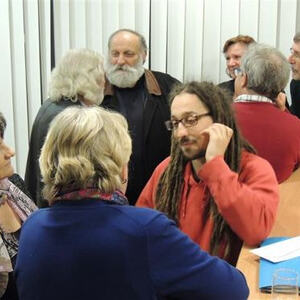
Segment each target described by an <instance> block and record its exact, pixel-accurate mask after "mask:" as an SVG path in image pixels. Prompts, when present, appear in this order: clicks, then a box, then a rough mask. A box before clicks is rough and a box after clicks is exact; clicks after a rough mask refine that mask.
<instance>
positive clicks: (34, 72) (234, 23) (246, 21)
mask: <svg viewBox="0 0 300 300" xmlns="http://www.w3.org/2000/svg"><path fill="white" fill-rule="evenodd" d="M50 1H51V0H39V1H34V0H13V1H10V0H1V1H0V40H1V45H2V48H1V55H0V91H1V102H0V111H1V112H3V113H4V114H5V117H6V119H7V121H8V128H7V131H6V136H5V139H6V141H7V143H8V144H10V145H11V146H12V147H14V148H15V149H16V157H17V158H16V159H15V160H14V164H15V167H16V170H17V171H18V172H19V173H20V174H21V175H24V172H25V166H26V158H27V151H28V139H29V134H30V130H31V126H32V123H33V121H34V118H35V115H36V113H37V111H38V109H39V107H40V105H41V103H42V101H43V100H45V99H46V98H47V83H48V81H49V75H50V57H51V52H50V51H51V44H50V36H51V32H50V28H51V27H50ZM53 7H54V29H55V30H54V38H55V59H56V61H57V60H58V59H59V58H60V57H61V56H62V55H63V53H64V52H65V51H66V50H68V49H69V48H77V47H87V48H91V49H94V50H96V51H99V52H101V53H105V52H106V43H107V39H108V36H109V35H110V34H111V33H112V32H113V31H114V30H116V29H118V28H131V29H134V30H137V31H139V32H141V33H142V34H143V35H144V36H145V38H146V40H147V42H148V45H149V55H148V60H147V61H146V66H147V67H148V66H150V67H151V68H152V69H153V70H159V71H163V72H168V73H169V74H171V75H172V76H174V77H176V78H178V79H179V80H182V81H186V80H211V81H213V82H215V83H219V82H221V81H224V80H228V78H227V76H226V74H225V60H224V58H223V54H222V46H223V44H224V42H225V41H226V40H227V39H228V38H230V37H232V36H235V35H237V34H239V33H240V34H248V35H251V36H252V37H254V38H255V39H256V40H257V41H258V42H264V43H268V44H270V45H273V46H276V47H278V48H279V49H280V50H281V51H282V52H283V53H284V54H285V55H288V53H289V48H290V46H291V44H292V37H293V35H294V33H295V32H296V31H300V21H299V18H298V20H297V16H300V0H53Z"/></svg>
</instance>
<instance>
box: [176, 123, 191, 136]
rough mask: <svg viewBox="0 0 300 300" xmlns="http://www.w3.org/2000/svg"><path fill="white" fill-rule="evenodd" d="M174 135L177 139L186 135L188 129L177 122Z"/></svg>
mask: <svg viewBox="0 0 300 300" xmlns="http://www.w3.org/2000/svg"><path fill="white" fill-rule="evenodd" d="M174 135H175V137H176V138H178V139H180V138H182V137H184V136H187V135H188V131H187V129H186V127H184V125H183V124H182V123H181V122H179V123H178V126H177V128H176V130H175V132H174Z"/></svg>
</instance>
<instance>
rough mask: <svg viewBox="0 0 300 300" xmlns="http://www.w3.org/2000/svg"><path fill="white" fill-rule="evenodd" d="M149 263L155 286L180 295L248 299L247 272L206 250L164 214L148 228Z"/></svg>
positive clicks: (178, 297)
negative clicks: (245, 277)
mask: <svg viewBox="0 0 300 300" xmlns="http://www.w3.org/2000/svg"><path fill="white" fill-rule="evenodd" d="M147 241H148V242H147V245H148V247H147V248H148V264H149V270H150V276H151V278H152V282H153V284H154V286H155V290H156V291H158V292H159V294H160V295H161V296H171V297H172V299H173V297H174V298H176V299H197V300H201V299H210V300H214V299H235V300H238V299H247V296H248V293H249V291H248V287H247V283H246V281H245V279H244V276H243V275H242V273H241V272H240V271H238V270H237V269H236V268H234V267H232V266H231V265H229V264H228V263H227V262H225V261H224V260H222V259H219V258H217V257H212V256H210V255H209V254H208V253H206V252H204V251H202V250H201V249H200V248H199V246H198V245H197V244H195V243H194V242H193V241H192V240H190V239H189V238H188V237H187V236H186V235H185V234H183V233H182V232H181V231H179V229H178V228H177V227H176V226H175V223H174V222H173V221H170V220H169V219H167V218H166V217H165V216H164V215H161V214H160V215H159V216H158V217H157V218H155V219H154V220H153V221H152V222H151V223H150V224H148V228H147Z"/></svg>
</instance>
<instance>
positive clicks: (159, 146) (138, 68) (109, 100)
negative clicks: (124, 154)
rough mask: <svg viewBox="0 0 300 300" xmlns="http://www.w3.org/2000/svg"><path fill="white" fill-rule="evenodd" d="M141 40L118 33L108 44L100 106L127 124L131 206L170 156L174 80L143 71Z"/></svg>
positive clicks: (129, 33)
mask: <svg viewBox="0 0 300 300" xmlns="http://www.w3.org/2000/svg"><path fill="white" fill-rule="evenodd" d="M146 56H147V45H146V41H145V38H144V37H143V36H142V35H141V34H139V33H138V32H136V31H132V30H130V29H120V30H118V31H116V32H114V33H113V34H112V35H111V36H110V38H109V40H108V56H107V59H106V62H105V71H106V77H107V81H106V86H105V92H104V100H103V103H102V106H104V107H107V108H109V109H113V110H116V111H118V112H120V113H121V114H122V115H123V116H124V117H125V118H126V119H127V121H128V125H129V131H130V135H131V138H132V142H133V146H132V149H133V152H132V156H131V159H130V163H129V182H128V188H127V193H126V195H127V197H128V200H129V202H130V204H135V202H136V200H137V198H138V196H139V194H140V192H141V191H142V189H143V187H144V185H145V184H146V182H147V180H148V179H149V177H150V176H151V174H152V172H153V170H154V168H155V167H156V166H157V165H158V164H159V163H160V162H161V161H162V160H163V159H164V158H166V157H167V156H168V155H169V153H170V132H168V131H167V129H166V128H165V124H164V122H165V121H167V120H168V119H169V118H170V109H169V105H168V100H167V98H168V94H169V92H170V89H171V87H172V86H173V85H174V83H176V82H177V80H176V79H175V78H173V77H171V76H170V75H168V74H165V73H161V72H154V71H150V70H146V69H145V68H144V67H143V64H144V62H145V60H146Z"/></svg>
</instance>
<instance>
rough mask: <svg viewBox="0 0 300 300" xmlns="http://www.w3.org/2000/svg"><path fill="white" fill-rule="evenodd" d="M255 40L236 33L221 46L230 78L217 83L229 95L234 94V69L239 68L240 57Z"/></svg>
mask: <svg viewBox="0 0 300 300" xmlns="http://www.w3.org/2000/svg"><path fill="white" fill-rule="evenodd" d="M254 42H255V40H254V39H253V38H252V37H251V36H249V35H238V36H235V37H232V38H230V39H229V40H227V41H226V42H225V44H224V47H223V53H224V56H225V59H226V74H227V75H228V76H229V77H231V80H229V81H224V82H222V83H220V84H219V86H220V87H221V88H224V89H226V90H227V91H228V92H229V93H230V95H231V96H232V97H233V95H234V79H235V74H234V69H236V68H239V67H240V64H241V58H242V56H243V55H244V53H245V52H246V50H247V48H248V46H249V45H250V44H251V43H254Z"/></svg>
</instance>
